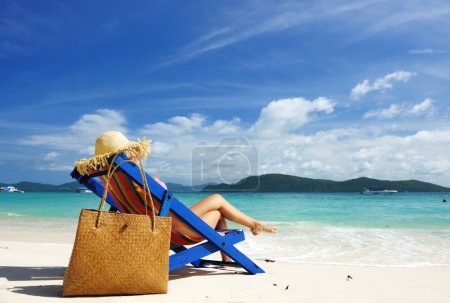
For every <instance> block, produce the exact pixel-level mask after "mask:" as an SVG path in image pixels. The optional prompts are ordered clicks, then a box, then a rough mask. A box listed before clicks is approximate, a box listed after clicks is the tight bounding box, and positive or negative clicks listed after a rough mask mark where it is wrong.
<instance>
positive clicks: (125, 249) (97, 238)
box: [63, 209, 171, 296]
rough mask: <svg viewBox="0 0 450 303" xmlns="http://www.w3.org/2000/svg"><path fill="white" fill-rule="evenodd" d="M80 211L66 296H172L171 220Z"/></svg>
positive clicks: (168, 218) (66, 284)
mask: <svg viewBox="0 0 450 303" xmlns="http://www.w3.org/2000/svg"><path fill="white" fill-rule="evenodd" d="M98 217H99V211H96V210H87V209H83V210H81V214H80V219H79V222H78V229H77V234H76V238H75V244H74V247H73V251H72V256H71V258H70V262H69V267H68V269H67V272H66V274H65V276H64V282H63V295H64V296H82V295H120V294H150V293H154V294H156V293H167V287H168V276H169V273H168V269H169V265H168V261H169V260H168V259H169V245H170V230H171V218H170V217H154V218H155V227H154V230H153V231H152V222H151V220H152V218H151V217H149V216H147V215H137V214H123V213H116V212H103V213H102V215H101V220H100V222H99V227H98V228H97V227H96V222H97V219H98Z"/></svg>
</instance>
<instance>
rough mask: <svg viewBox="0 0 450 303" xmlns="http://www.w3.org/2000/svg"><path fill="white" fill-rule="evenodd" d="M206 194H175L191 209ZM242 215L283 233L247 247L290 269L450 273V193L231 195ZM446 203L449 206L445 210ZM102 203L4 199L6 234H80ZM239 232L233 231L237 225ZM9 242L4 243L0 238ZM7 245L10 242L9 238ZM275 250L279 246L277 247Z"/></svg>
mask: <svg viewBox="0 0 450 303" xmlns="http://www.w3.org/2000/svg"><path fill="white" fill-rule="evenodd" d="M206 195H207V194H202V193H195V194H176V196H177V197H178V199H179V200H180V201H182V202H184V203H185V204H187V205H188V206H190V205H192V204H194V203H195V202H197V201H198V200H200V199H202V198H203V197H205V196H206ZM224 196H225V198H226V199H228V200H229V201H230V202H232V203H233V204H234V205H235V206H236V207H237V208H239V209H240V210H242V211H243V212H245V213H247V214H249V215H250V216H252V217H255V218H257V219H258V220H262V221H265V222H268V223H270V224H273V225H275V226H277V227H278V228H279V233H278V234H276V235H268V234H265V235H262V236H259V237H253V236H251V235H250V234H249V233H247V241H246V242H245V243H243V244H240V246H241V248H242V249H243V250H244V251H246V253H248V254H249V255H251V256H253V257H255V258H274V259H278V260H281V261H286V262H300V263H327V264H356V265H375V266H376V265H384V266H386V265H388V266H417V265H444V266H450V193H398V194H395V195H389V196H364V195H360V194H356V193H338V194H323V193H226V194H224ZM443 199H446V200H447V201H449V202H448V203H443V202H442V200H443ZM98 204H99V198H97V197H96V196H95V195H92V194H75V193H25V194H15V193H2V194H0V228H3V227H11V226H16V227H17V228H22V229H36V230H38V229H41V230H42V232H45V231H46V230H47V231H50V230H53V231H55V230H56V231H57V230H58V228H62V226H64V227H66V228H67V230H69V231H74V230H75V228H76V222H77V218H78V215H79V213H80V209H81V208H97V207H98ZM232 226H233V225H232ZM0 240H5V239H0ZM6 240H8V239H6ZM274 244H275V245H274Z"/></svg>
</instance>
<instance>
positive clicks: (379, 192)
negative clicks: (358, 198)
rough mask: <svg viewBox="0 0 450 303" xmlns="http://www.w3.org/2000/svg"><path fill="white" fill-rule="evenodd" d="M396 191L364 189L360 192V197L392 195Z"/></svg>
mask: <svg viewBox="0 0 450 303" xmlns="http://www.w3.org/2000/svg"><path fill="white" fill-rule="evenodd" d="M397 192H398V190H396V189H385V188H364V190H363V191H362V192H361V194H362V195H392V194H395V193H397Z"/></svg>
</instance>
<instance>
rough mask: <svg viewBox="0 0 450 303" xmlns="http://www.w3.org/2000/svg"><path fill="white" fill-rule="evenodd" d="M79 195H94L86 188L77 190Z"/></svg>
mask: <svg viewBox="0 0 450 303" xmlns="http://www.w3.org/2000/svg"><path fill="white" fill-rule="evenodd" d="M77 193H81V194H92V193H93V192H92V190H90V189H88V188H87V187H84V186H80V187H78V188H77Z"/></svg>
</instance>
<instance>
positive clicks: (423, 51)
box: [409, 48, 447, 55]
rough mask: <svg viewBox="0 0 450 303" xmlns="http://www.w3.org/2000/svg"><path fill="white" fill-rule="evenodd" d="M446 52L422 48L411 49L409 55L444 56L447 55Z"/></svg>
mask: <svg viewBox="0 0 450 303" xmlns="http://www.w3.org/2000/svg"><path fill="white" fill-rule="evenodd" d="M446 52H447V51H445V50H436V49H432V48H422V49H411V50H409V53H410V54H411V55H435V54H443V53H446Z"/></svg>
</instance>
